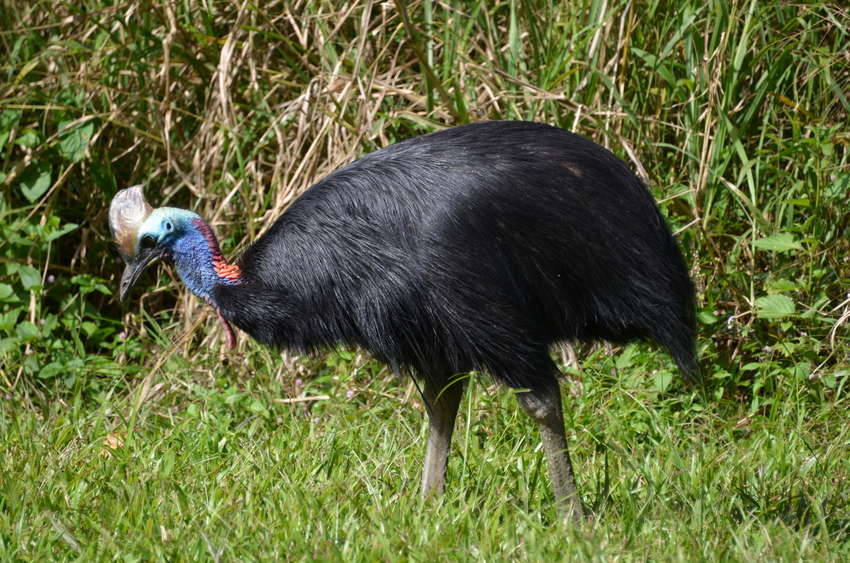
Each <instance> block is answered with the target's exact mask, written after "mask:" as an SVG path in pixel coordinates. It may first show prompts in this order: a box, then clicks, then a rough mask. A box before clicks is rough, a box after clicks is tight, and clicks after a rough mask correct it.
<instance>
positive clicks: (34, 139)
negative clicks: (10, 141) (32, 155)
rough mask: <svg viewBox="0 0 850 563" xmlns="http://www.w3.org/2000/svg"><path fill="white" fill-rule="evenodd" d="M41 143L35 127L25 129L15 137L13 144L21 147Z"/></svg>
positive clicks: (31, 146)
mask: <svg viewBox="0 0 850 563" xmlns="http://www.w3.org/2000/svg"><path fill="white" fill-rule="evenodd" d="M39 143H41V135H39V134H38V131H36V130H35V129H25V130H24V131H23V132H22V133H21V134H20V135H19V136H18V138H17V139H15V144H16V145H19V146H22V147H29V148H33V147H37V146H38V145H39Z"/></svg>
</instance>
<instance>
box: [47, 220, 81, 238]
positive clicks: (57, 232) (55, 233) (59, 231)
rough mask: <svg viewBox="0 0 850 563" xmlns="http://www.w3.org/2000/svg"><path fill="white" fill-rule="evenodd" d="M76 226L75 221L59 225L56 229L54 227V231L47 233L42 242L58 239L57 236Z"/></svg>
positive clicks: (65, 233) (68, 231)
mask: <svg viewBox="0 0 850 563" xmlns="http://www.w3.org/2000/svg"><path fill="white" fill-rule="evenodd" d="M78 226H79V225H77V224H75V223H65V224H64V225H62V226H61V227H59V228H58V229H56V230H55V231H53V232H52V233H50V234H49V235H47V237H45V239H44V242H50V241H52V240H56V239H58V238H59V237H61V236H63V235H67V234H68V233H70V232H71V231H73V230H74V229H76V228H77V227H78Z"/></svg>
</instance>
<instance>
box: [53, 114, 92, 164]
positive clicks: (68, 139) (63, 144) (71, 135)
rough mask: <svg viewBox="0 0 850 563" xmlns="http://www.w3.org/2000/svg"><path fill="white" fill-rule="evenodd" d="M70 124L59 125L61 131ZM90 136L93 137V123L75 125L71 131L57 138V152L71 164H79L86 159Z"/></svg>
mask: <svg viewBox="0 0 850 563" xmlns="http://www.w3.org/2000/svg"><path fill="white" fill-rule="evenodd" d="M70 123H71V122H70V121H63V122H62V123H60V124H59V129H60V130H62V129H64V128H65V127H67V126H68V125H69V124H70ZM92 135H94V122H93V121H87V122H85V123H83V124H80V125H77V126H76V127H74V128H73V129H70V130H69V131H66V132H65V133H62V135H61V136H60V138H59V152H61V153H62V156H64V157H65V158H67V159H68V160H70V161H71V162H79V161H81V160H82V159H84V158H85V157H86V149H87V148H88V146H89V142H90V141H91V138H92Z"/></svg>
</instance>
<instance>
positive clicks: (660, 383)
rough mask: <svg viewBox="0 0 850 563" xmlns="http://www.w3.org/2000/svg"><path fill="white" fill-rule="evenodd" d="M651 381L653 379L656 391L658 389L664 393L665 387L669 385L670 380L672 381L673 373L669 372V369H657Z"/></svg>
mask: <svg viewBox="0 0 850 563" xmlns="http://www.w3.org/2000/svg"><path fill="white" fill-rule="evenodd" d="M652 381H653V388H654V389H655V390H656V391H660V392H661V393H664V392H665V391H667V388H668V387H670V382H671V381H673V374H672V373H670V372H669V371H666V370H665V371H659V372H658V373H656V374H655V376H654V377H653V378H652Z"/></svg>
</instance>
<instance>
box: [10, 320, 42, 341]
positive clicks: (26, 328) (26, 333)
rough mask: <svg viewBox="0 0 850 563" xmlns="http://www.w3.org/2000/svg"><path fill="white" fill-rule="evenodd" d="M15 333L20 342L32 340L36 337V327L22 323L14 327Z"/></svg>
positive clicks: (27, 322)
mask: <svg viewBox="0 0 850 563" xmlns="http://www.w3.org/2000/svg"><path fill="white" fill-rule="evenodd" d="M15 332H16V333H17V334H18V337H19V338H20V339H21V340H32V339H33V338H35V337H36V336H37V335H38V327H37V326H35V325H34V324H32V323H31V322H29V321H24V322H22V323H19V324H18V326H16V327H15Z"/></svg>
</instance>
